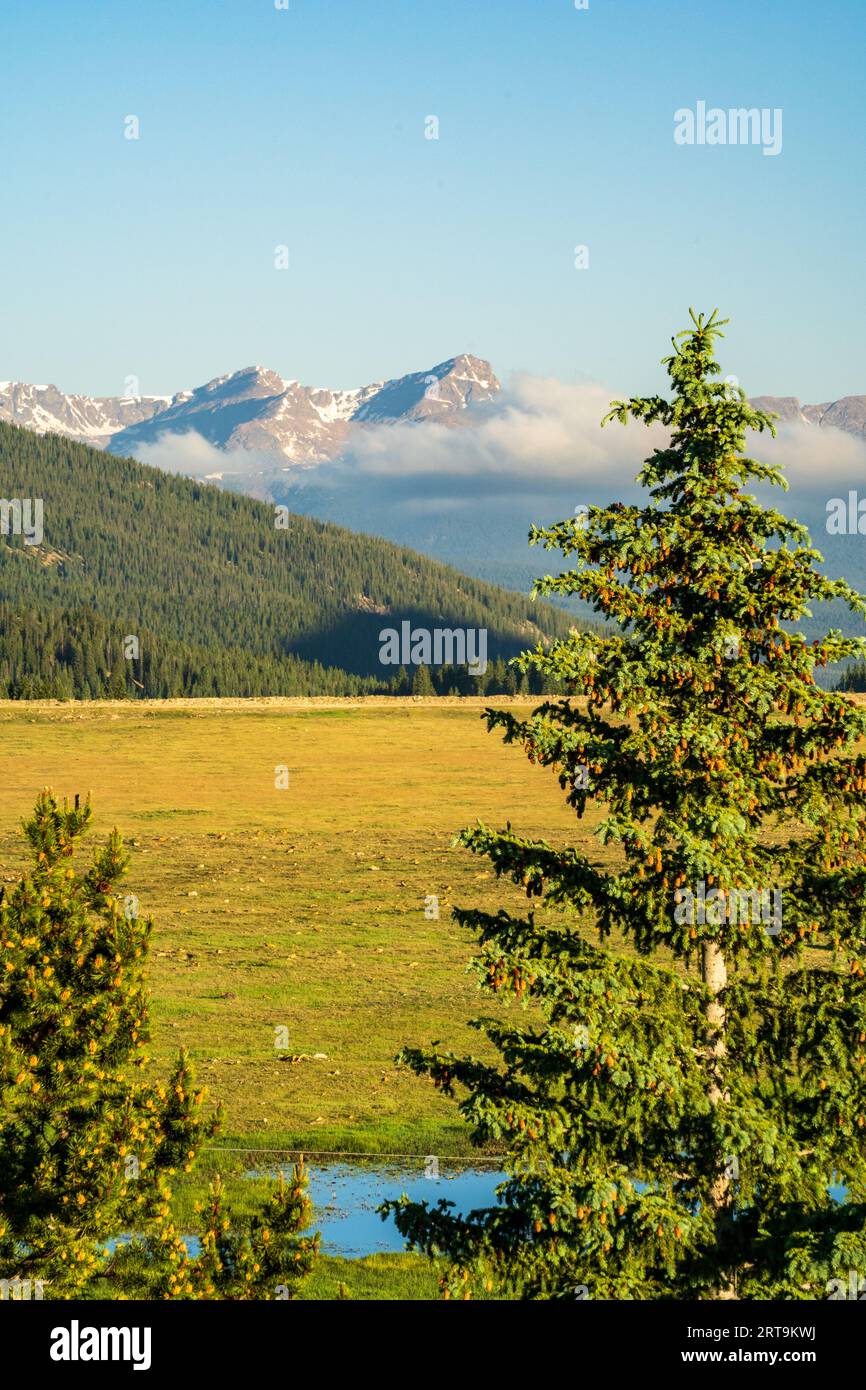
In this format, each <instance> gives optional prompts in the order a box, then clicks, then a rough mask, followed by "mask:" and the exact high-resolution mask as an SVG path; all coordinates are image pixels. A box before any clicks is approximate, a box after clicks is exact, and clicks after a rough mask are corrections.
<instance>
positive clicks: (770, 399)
mask: <svg viewBox="0 0 866 1390" xmlns="http://www.w3.org/2000/svg"><path fill="white" fill-rule="evenodd" d="M752 405H754V406H756V407H757V409H758V410H768V411H774V412H775V414H777V415H778V416H779V418H780V420H782V421H783V422H785V423H787V422H789V421H794V422H796V423H797V424H802V425H818V426H819V427H831V426H832V428H834V429H837V430H844V431H845V433H846V434H858V435H860V436H861V438H863V439H866V396H840V398H839V400H838V401H824V402H823V403H822V404H821V405H801V404H800V401H799V400H798V399H797V397H796V396H753V397H752Z"/></svg>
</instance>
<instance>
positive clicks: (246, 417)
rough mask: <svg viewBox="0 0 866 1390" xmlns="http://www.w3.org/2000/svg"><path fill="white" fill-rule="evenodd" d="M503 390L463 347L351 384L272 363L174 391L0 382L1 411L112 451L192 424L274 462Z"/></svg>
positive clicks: (446, 415) (455, 410)
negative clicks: (273, 367)
mask: <svg viewBox="0 0 866 1390" xmlns="http://www.w3.org/2000/svg"><path fill="white" fill-rule="evenodd" d="M499 389H500V386H499V382H498V381H497V379H496V377H495V376H494V374H493V369H492V368H491V366H490V363H489V362H484V361H482V360H481V359H480V358H478V357H471V356H469V355H468V354H465V353H464V354H462V355H461V356H459V357H452V358H449V359H448V360H447V361H446V362H440V363H439V364H438V365H437V366H435V367H431V368H429V370H427V371H426V372H413V373H411V374H410V375H408V376H403V377H399V378H397V379H395V380H392V381H377V382H374V383H373V384H372V385H369V386H362V387H359V388H358V389H357V390H354V391H331V390H329V389H327V388H318V387H313V386H303V385H302V384H301V383H300V382H298V381H284V380H283V378H282V377H280V376H278V375H277V373H276V372H273V371H269V370H268V369H267V368H265V367H245V368H243V369H242V370H241V371H238V372H230V373H228V374H227V375H226V376H221V377H216V378H215V379H214V380H213V381H209V382H207V383H206V384H205V385H204V386H199V387H196V389H195V390H193V391H179V392H178V393H177V394H176V395H175V396H171V397H169V396H164V397H137V398H132V399H123V398H119V397H91V396H65V395H63V393H62V392H60V391H58V389H57V388H56V387H55V386H25V385H22V384H20V383H18V382H0V420H8V421H10V422H11V423H13V424H16V425H23V426H25V427H26V428H27V429H32V430H35V431H36V432H37V433H39V434H46V433H49V432H51V433H56V434H64V435H69V436H70V437H71V438H73V439H76V440H78V441H80V442H81V443H85V444H92V445H96V446H98V447H100V448H108V449H109V450H110V451H111V452H112V453H115V454H135V453H137V452H138V450H139V449H140V448H141V446H146V445H148V444H154V443H156V441H157V440H158V439H164V438H165V436H167V435H173V434H188V433H190V432H195V433H196V434H197V435H199V436H200V437H201V438H203V439H205V440H207V441H208V443H210V444H212V445H213V446H214V447H215V448H217V449H223V450H232V451H235V450H246V451H248V452H250V453H251V454H253V455H255V456H257V457H261V456H267V457H269V458H272V459H273V461H274V464H275V466H277V467H286V466H296V467H297V466H301V467H310V466H314V465H315V464H317V463H321V462H324V461H326V460H330V459H335V458H337V457H338V456H339V455H340V454H341V452H342V451H343V449H344V447H345V444H346V440H347V437H348V435H349V432H350V429H351V428H352V427H353V426H355V425H357V426H363V425H365V424H366V425H370V424H381V423H383V422H387V421H398V420H400V421H409V420H438V421H441V422H443V423H445V424H451V423H456V419H457V417H458V416H459V414H460V412H461V411H463V410H464V409H465V408H466V407H467V406H469V405H473V404H476V403H478V402H480V401H485V400H490V399H491V398H492V397H493V396H495V395H496V394H497V392H498V391H499Z"/></svg>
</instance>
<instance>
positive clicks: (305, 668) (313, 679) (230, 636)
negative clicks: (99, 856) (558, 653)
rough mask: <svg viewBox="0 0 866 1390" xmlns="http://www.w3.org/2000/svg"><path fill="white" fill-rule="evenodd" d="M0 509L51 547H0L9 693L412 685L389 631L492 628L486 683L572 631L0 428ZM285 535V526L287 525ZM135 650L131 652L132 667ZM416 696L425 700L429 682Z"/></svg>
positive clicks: (444, 578)
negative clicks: (22, 511)
mask: <svg viewBox="0 0 866 1390" xmlns="http://www.w3.org/2000/svg"><path fill="white" fill-rule="evenodd" d="M0 496H2V497H3V498H6V499H13V498H17V499H27V498H30V499H41V500H42V508H43V529H44V535H43V536H42V538H41V540H40V541H39V543H38V544H35V545H26V544H25V543H24V539H23V537H22V536H21V535H17V534H7V535H0V695H6V696H9V695H12V696H16V695H24V696H27V695H58V696H68V695H73V694H74V695H76V696H85V697H87V696H99V695H103V694H116V695H119V694H136V693H137V694H146V695H151V696H165V695H190V694H197V695H268V694H274V695H277V694H317V693H321V694H336V693H344V694H352V693H360V692H362V691H364V690H369V691H372V690H387V689H398V688H399V689H406V688H410V687H411V684H412V681H413V676H412V672H411V671H410V672H409V675H408V677H407V676H406V675H404V674H402V673H400V672H397V671H395V670H394V669H393V668H389V667H387V666H382V665H381V664H380V662H379V648H380V642H379V632H380V630H381V629H382V628H383V627H399V624H400V623H401V622H402V621H404V620H409V621H410V622H411V623H412V625H413V627H416V628H426V629H433V628H436V627H451V628H464V629H466V628H470V629H471V628H486V629H487V632H488V655H489V658H490V660H491V663H492V665H491V669H490V671H489V672H488V675H487V678H486V679H482V678H478V677H475V678H473V677H470V676H468V675H467V673H466V672H465V671H463V672H456V671H442V672H440V673H437V672H435V671H433V672H432V673H431V674H432V676H433V678H434V682H435V685H434V688H436V689H440V690H443V691H448V690H450V689H457V690H461V691H462V690H465V689H467V690H468V689H472V690H478V689H479V688H482V689H484V688H486V689H495V688H497V685H501V686H503V687H505V688H510V686H511V685H513V683H514V677H513V674H511V673H508V675H507V677H506V672H505V668H504V665H503V658H507V657H509V656H512V655H514V654H515V653H517V652H518V651H520V650H521V649H523V648H524V647H526V646H527V645H530V644H534V643H535V642H536V641H537V640H538V638H539V636H541V635H542V634H543V635H545V636H555V635H558V634H563V633H564V632H565V631H566V630H567V628H568V627H569V625H570V624H571V622H572V621H573V620H572V619H570V618H568V617H567V616H566V615H564V614H563V613H561V612H559V611H558V610H556V609H554V608H552V607H549V606H548V605H545V604H541V603H533V602H532V601H531V600H529V599H527V598H524V597H521V596H520V595H517V594H509V593H506V592H504V591H502V590H499V589H496V588H494V587H493V586H491V585H488V584H484V583H482V582H480V581H477V580H473V579H469V578H467V577H465V576H464V575H461V574H459V573H458V572H457V571H456V570H454V569H451V568H449V567H448V566H445V565H442V564H438V563H436V562H435V561H432V560H428V559H425V558H424V557H422V556H420V555H417V554H415V553H414V552H412V551H410V550H407V549H405V548H403V547H400V546H397V545H393V544H391V543H389V542H386V541H382V540H378V539H375V538H373V537H370V536H365V535H358V534H355V533H353V532H351V531H348V530H344V529H342V528H341V527H338V526H334V525H331V524H328V523H322V522H319V521H316V520H314V519H312V518H309V517H300V516H290V517H288V522H287V525H286V526H285V527H281V526H277V524H276V520H277V518H276V516H275V510H274V508H273V507H272V506H270V505H268V504H266V503H261V502H256V501H253V500H252V499H250V498H246V497H241V496H238V495H236V494H233V493H228V492H224V491H221V490H219V489H218V488H216V487H214V486H210V485H207V484H200V483H196V482H192V481H190V480H187V479H184V478H179V477H173V476H169V475H168V474H164V473H160V472H158V471H156V470H154V469H152V468H149V467H147V466H145V465H143V464H139V463H136V462H135V461H133V460H131V459H121V458H115V457H109V456H107V455H105V454H103V453H100V452H98V451H97V450H94V449H89V448H87V447H86V446H84V445H80V444H74V443H72V442H71V441H69V440H66V439H63V438H60V437H59V436H56V435H46V436H38V435H35V434H33V433H31V432H30V431H27V430H23V429H18V428H16V427H14V426H10V425H6V424H3V423H0ZM281 520H282V518H281ZM129 637H134V638H136V639H137V643H138V654H137V655H136V656H132V657H130V656H129V655H128V648H129V643H127V644H126V646H127V651H126V652H125V650H124V641H125V639H127V638H129ZM414 684H415V688H416V689H417V688H418V687H419V686H420V687H421V688H422V689H425V690H426V689H427V681H426V673H425V672H423V671H422V672H421V673H420V677H419V676H418V673H415V679H414Z"/></svg>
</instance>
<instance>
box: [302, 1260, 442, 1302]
mask: <svg viewBox="0 0 866 1390" xmlns="http://www.w3.org/2000/svg"><path fill="white" fill-rule="evenodd" d="M440 1296H441V1295H440V1292H439V1275H438V1272H437V1269H436V1266H435V1264H434V1263H433V1261H432V1260H427V1259H425V1258H424V1257H423V1256H422V1255H368V1256H367V1257H366V1259H363V1260H341V1259H337V1258H335V1257H334V1256H333V1255H322V1256H321V1257H320V1259H319V1260H318V1261H317V1262H316V1266H315V1268H314V1270H313V1272H312V1274H311V1275H310V1277H309V1279H307V1280H306V1281H305V1282H304V1284H303V1285H302V1286H301V1294H300V1297H301V1298H302V1299H303V1300H311V1299H317V1300H330V1299H342V1298H357V1299H364V1300H370V1301H373V1300H375V1301H378V1300H381V1299H390V1300H392V1301H400V1302H406V1301H410V1300H412V1301H417V1300H422V1299H433V1298H439V1297H440Z"/></svg>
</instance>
